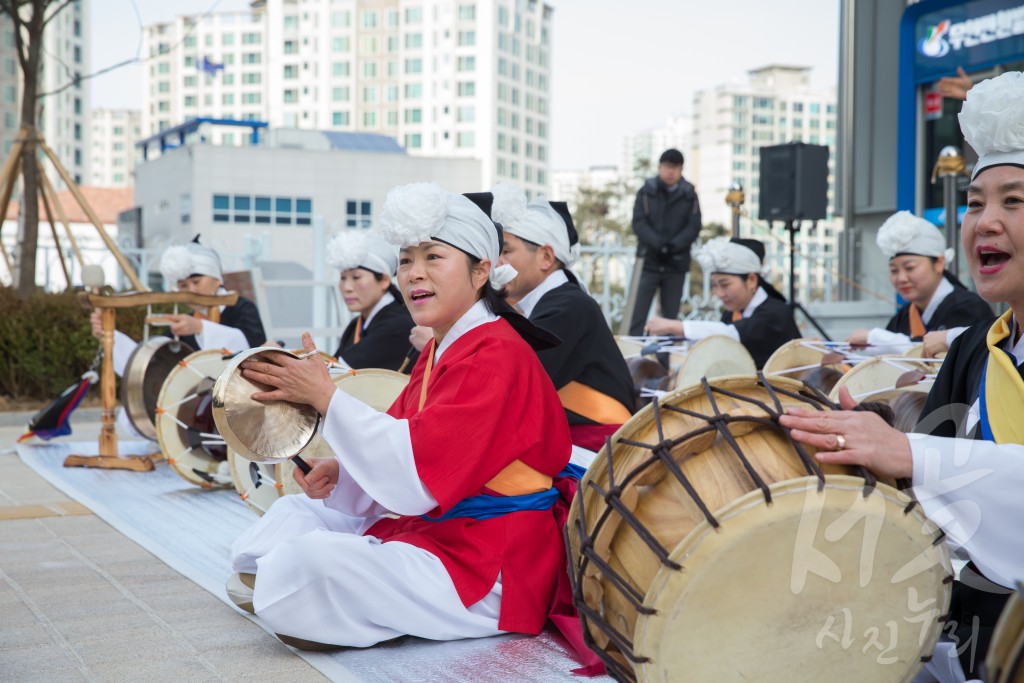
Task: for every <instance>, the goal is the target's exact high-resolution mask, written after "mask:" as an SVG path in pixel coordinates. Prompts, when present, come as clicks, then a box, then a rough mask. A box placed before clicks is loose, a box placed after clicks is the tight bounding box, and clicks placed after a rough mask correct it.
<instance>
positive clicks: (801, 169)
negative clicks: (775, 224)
mask: <svg viewBox="0 0 1024 683" xmlns="http://www.w3.org/2000/svg"><path fill="white" fill-rule="evenodd" d="M827 209H828V147H826V146H824V145H808V144H806V143H803V142H790V143H787V144H785V145H771V146H769V147H762V148H761V179H760V200H759V204H758V209H757V217H758V218H759V219H760V220H763V221H784V222H786V221H800V220H808V221H817V220H823V219H824V218H825V214H826V212H827Z"/></svg>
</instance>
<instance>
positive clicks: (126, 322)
mask: <svg viewBox="0 0 1024 683" xmlns="http://www.w3.org/2000/svg"><path fill="white" fill-rule="evenodd" d="M145 313H146V312H145V309H144V308H137V309H122V310H119V311H118V312H117V328H118V329H119V330H121V331H122V332H125V333H126V334H128V335H129V336H131V337H132V338H134V339H140V338H141V337H142V321H143V318H144V316H145ZM98 350H99V342H98V341H97V340H96V338H95V337H93V336H92V332H91V329H90V324H89V310H87V309H86V308H85V307H84V306H83V304H82V303H80V302H79V298H78V295H77V293H76V292H65V293H61V294H48V293H45V292H43V291H37V292H36V293H35V294H33V295H32V296H31V297H30V298H28V299H21V298H20V297H19V296H18V293H17V291H16V290H15V289H14V288H13V287H0V396H5V397H9V398H10V399H13V400H24V401H49V400H51V399H53V398H55V397H56V396H57V395H58V394H60V392H62V391H63V390H64V389H66V388H67V387H68V386H70V385H71V384H72V383H74V382H75V381H77V380H78V378H79V377H81V376H82V373H84V372H85V371H86V370H88V369H89V366H90V364H91V363H92V360H93V358H94V357H95V356H96V352H97V351H98Z"/></svg>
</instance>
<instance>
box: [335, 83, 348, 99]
mask: <svg viewBox="0 0 1024 683" xmlns="http://www.w3.org/2000/svg"><path fill="white" fill-rule="evenodd" d="M349 92H350V90H349V87H348V86H347V85H346V86H340V87H337V88H333V89H332V90H331V99H332V100H334V101H335V102H348V99H349Z"/></svg>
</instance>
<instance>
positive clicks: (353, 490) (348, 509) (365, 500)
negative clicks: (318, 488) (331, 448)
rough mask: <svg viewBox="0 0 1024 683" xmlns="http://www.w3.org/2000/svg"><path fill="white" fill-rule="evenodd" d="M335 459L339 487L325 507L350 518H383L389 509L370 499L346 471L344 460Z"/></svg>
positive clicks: (329, 497) (335, 489) (330, 496)
mask: <svg viewBox="0 0 1024 683" xmlns="http://www.w3.org/2000/svg"><path fill="white" fill-rule="evenodd" d="M334 457H335V459H336V460H337V461H338V469H339V471H338V485H337V486H335V487H334V490H333V491H331V495H329V496H327V498H326V499H325V500H324V505H325V506H327V507H329V508H331V509H332V510H337V511H338V512H341V513H343V514H346V515H348V516H350V517H381V516H382V515H384V514H385V513H387V512H388V509H387V508H385V507H384V506H383V505H381V504H380V503H378V502H377V501H375V500H374V499H373V498H372V497H370V494H368V493H367V492H366V491H364V490H363V489H362V488H361V487H360V486H359V484H358V483H356V480H355V479H353V478H352V475H351V474H350V473H349V471H348V470H347V469H345V463H344V462H343V461H342V459H341V458H340V457H338V456H334Z"/></svg>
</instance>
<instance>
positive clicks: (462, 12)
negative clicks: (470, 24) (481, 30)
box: [459, 5, 476, 21]
mask: <svg viewBox="0 0 1024 683" xmlns="http://www.w3.org/2000/svg"><path fill="white" fill-rule="evenodd" d="M474 19H476V5H459V20H460V21H473V20H474Z"/></svg>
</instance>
